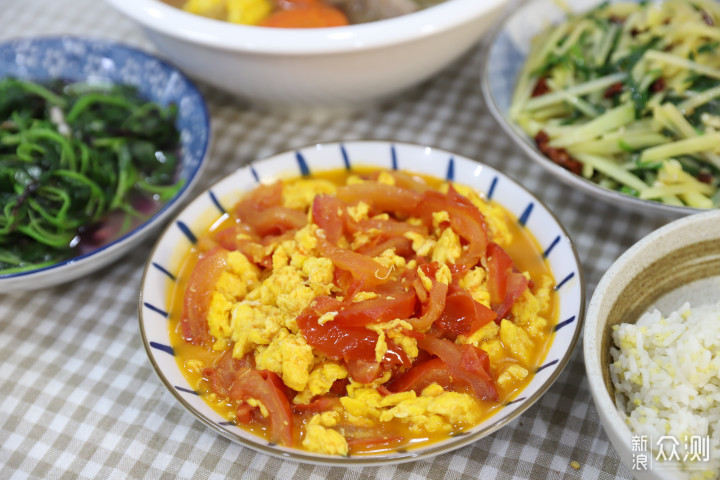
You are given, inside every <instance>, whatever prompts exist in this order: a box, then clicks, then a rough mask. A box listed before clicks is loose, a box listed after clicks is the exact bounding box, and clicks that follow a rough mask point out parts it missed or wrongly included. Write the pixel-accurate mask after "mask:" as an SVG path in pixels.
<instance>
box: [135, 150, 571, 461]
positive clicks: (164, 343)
mask: <svg viewBox="0 0 720 480" xmlns="http://www.w3.org/2000/svg"><path fill="white" fill-rule="evenodd" d="M354 166H358V167H360V166H362V167H368V166H373V167H380V168H387V169H399V170H407V171H411V172H416V173H420V174H426V175H431V176H434V177H437V178H443V179H447V180H453V181H456V182H457V183H459V184H464V185H468V186H470V187H472V188H474V189H475V190H476V191H478V192H481V193H482V194H484V195H486V196H487V197H488V198H490V199H492V200H494V201H496V202H498V203H499V204H500V205H502V206H504V207H505V208H506V209H508V210H509V211H510V212H511V213H512V214H513V215H514V216H516V217H517V219H518V222H519V223H520V224H521V225H522V226H523V227H524V228H526V229H527V230H528V231H529V232H530V233H531V234H532V235H533V236H534V237H535V239H536V240H537V241H538V243H539V245H540V247H541V249H542V251H543V256H544V257H545V258H546V260H547V262H548V263H549V265H550V269H551V271H552V273H553V275H554V277H555V280H556V287H555V290H556V292H557V294H558V298H559V302H558V304H559V308H558V315H559V317H558V323H557V325H556V326H555V328H554V332H553V335H554V338H553V340H552V343H551V346H550V349H549V351H548V354H547V356H546V358H545V361H544V362H543V364H542V366H541V367H539V368H538V369H537V371H535V372H533V373H532V375H533V377H532V380H531V381H530V383H529V385H528V386H527V387H526V388H525V389H524V390H523V391H521V392H520V393H519V394H518V395H517V396H516V397H515V399H514V400H512V401H511V402H509V403H507V404H506V405H504V406H503V408H502V409H501V410H499V411H498V412H497V413H496V414H495V415H493V416H492V417H490V418H489V419H487V420H485V421H483V422H482V423H480V424H479V425H477V426H475V427H474V428H472V429H471V430H468V431H466V432H463V434H462V435H457V436H454V437H452V438H449V439H447V440H444V441H441V442H439V443H435V444H432V445H430V446H428V447H423V448H418V449H412V450H398V451H395V452H393V453H391V454H387V455H382V456H357V457H352V456H351V457H333V456H324V455H318V454H312V453H308V452H303V451H299V450H294V449H289V448H285V447H280V446H278V445H275V444H270V443H268V442H267V441H265V440H264V439H262V438H260V437H257V436H254V435H252V434H250V433H248V432H246V431H245V430H243V429H241V428H239V427H237V426H235V425H234V424H232V423H230V422H228V421H227V420H226V419H224V418H223V417H221V416H220V414H218V413H217V412H215V411H214V410H212V409H211V408H210V407H209V406H208V405H207V404H206V403H205V401H204V400H203V399H202V398H201V397H200V396H199V395H198V393H196V392H195V391H194V390H193V389H192V387H191V386H190V385H189V384H188V382H187V380H186V379H185V377H184V376H183V374H182V372H181V371H180V368H179V366H178V363H177V361H176V359H175V356H174V350H173V347H172V345H171V344H170V335H169V331H168V318H169V316H170V313H169V312H170V311H171V309H170V306H169V292H170V290H171V289H172V288H173V285H174V283H175V282H176V281H178V280H177V278H178V272H179V268H180V265H181V261H182V257H183V252H185V251H187V249H189V248H190V246H191V245H192V244H193V243H194V242H195V241H196V239H197V238H198V237H199V236H200V234H201V233H202V232H203V231H205V230H206V229H207V228H209V227H210V225H211V224H212V223H213V222H214V221H215V220H216V219H217V218H219V217H220V216H221V215H223V213H224V212H226V211H228V209H229V208H231V207H232V205H234V204H235V202H237V201H238V200H239V199H240V197H242V195H243V194H244V193H246V192H248V191H250V190H251V189H253V188H254V187H256V186H258V185H259V184H261V183H270V182H273V181H275V180H278V179H282V178H292V177H297V176H300V175H310V174H312V173H313V172H315V171H323V170H332V169H347V170H352V169H353V168H354ZM584 308H585V282H584V280H583V275H582V270H581V266H580V261H579V259H578V256H577V252H576V251H575V248H574V246H573V244H572V242H571V240H570V238H569V237H568V235H567V233H566V232H565V230H564V229H563V227H562V226H561V225H560V223H559V222H558V220H557V219H556V218H555V217H554V216H553V214H552V213H551V212H550V211H549V210H548V209H547V208H546V207H545V206H544V205H543V204H542V203H541V202H540V201H539V200H538V199H537V198H535V197H534V196H533V195H532V194H530V193H529V192H528V191H527V190H526V189H525V188H523V187H522V186H520V185H519V184H517V183H515V182H514V181H513V180H512V179H510V178H509V177H507V176H506V175H504V174H503V173H501V172H499V171H497V170H494V169H493V168H491V167H489V166H486V165H483V164H481V163H478V162H476V161H474V160H471V159H469V158H465V157H462V156H460V155H456V154H453V153H450V152H446V151H443V150H438V149H434V148H430V147H426V146H421V145H413V144H405V143H388V142H383V141H352V142H345V143H327V144H317V145H313V146H308V147H306V148H301V149H298V150H294V151H289V152H285V153H281V154H278V155H275V156H273V157H270V158H268V159H265V160H262V161H259V162H257V163H254V164H251V165H249V166H246V167H243V168H241V169H239V170H237V171H235V172H234V173H232V174H231V175H230V176H228V177H226V178H225V179H223V180H221V181H220V182H218V183H216V184H215V185H213V186H212V187H210V189H208V190H206V191H205V192H204V193H202V194H201V195H200V196H199V197H197V198H196V199H195V200H193V201H192V202H191V203H190V204H189V205H188V206H187V207H186V208H185V209H184V210H183V211H182V212H181V213H180V214H179V216H178V217H176V218H175V219H174V220H173V221H172V222H171V223H170V224H169V225H168V226H167V227H166V229H165V231H164V232H163V234H162V235H161V237H160V239H159V241H158V243H157V244H156V245H155V248H154V250H153V252H152V254H151V256H150V259H149V260H148V262H147V265H146V267H145V273H144V276H143V280H142V284H141V291H140V298H139V303H138V314H139V319H140V330H141V332H142V336H143V342H144V344H145V349H146V350H147V354H148V357H149V359H150V362H151V363H152V365H153V367H154V368H155V371H156V372H157V374H158V375H159V377H160V379H161V380H162V381H163V383H164V384H165V386H166V387H167V388H168V390H170V392H172V394H173V395H174V396H175V398H176V399H177V400H178V401H179V402H180V403H181V404H182V405H183V406H184V407H185V408H187V409H188V410H189V411H190V412H192V413H193V414H194V415H195V416H196V417H197V418H199V419H200V420H202V421H203V422H204V423H205V424H206V425H208V426H209V427H210V428H211V429H213V430H215V431H216V432H218V433H219V434H221V435H224V436H225V437H227V438H229V439H231V440H233V441H236V442H239V443H240V444H242V445H245V446H247V447H249V448H252V449H255V450H257V451H260V452H264V453H267V454H270V455H275V456H279V457H282V458H287V459H291V460H296V461H302V462H307V463H314V464H329V465H341V466H352V465H356V466H368V465H378V464H388V463H399V462H407V461H413V460H417V459H421V458H426V457H429V456H433V455H438V454H441V453H446V452H449V451H451V450H454V449H456V448H460V447H462V446H464V445H467V444H469V443H471V442H474V441H476V440H478V439H480V438H482V437H484V436H486V435H489V434H491V433H492V432H494V431H496V430H498V429H499V428H501V427H502V426H504V425H506V424H507V423H509V422H510V421H512V420H513V419H515V418H516V417H517V416H518V415H520V414H521V413H522V412H524V411H525V410H527V409H528V408H529V407H530V406H531V405H532V404H533V403H534V402H535V401H537V400H538V398H540V396H541V395H542V394H543V393H544V392H545V391H546V390H547V389H548V388H550V386H551V385H552V383H553V382H554V381H555V380H556V379H557V378H558V376H559V375H560V373H561V372H562V370H563V368H564V367H565V365H566V364H567V362H568V360H569V359H570V355H571V353H572V351H573V348H574V347H575V344H576V343H577V340H578V338H579V336H580V331H581V329H582V321H583V314H584Z"/></svg>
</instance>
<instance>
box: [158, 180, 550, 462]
mask: <svg viewBox="0 0 720 480" xmlns="http://www.w3.org/2000/svg"><path fill="white" fill-rule="evenodd" d="M553 286H554V279H553V277H552V275H551V273H550V270H549V267H548V265H547V264H546V263H545V261H544V260H543V257H542V254H541V251H540V249H539V248H538V246H537V244H536V243H535V240H534V239H533V238H532V237H531V236H530V235H529V234H528V232H527V231H525V230H524V229H523V228H521V227H520V226H519V224H518V222H517V219H516V218H514V217H513V216H512V215H511V214H510V213H509V212H508V211H507V210H505V209H504V208H503V207H502V206H500V205H498V204H496V203H494V202H492V201H490V200H488V199H486V198H484V197H483V196H482V195H480V194H478V193H476V192H474V191H472V190H471V189H469V188H467V187H465V186H462V185H459V184H455V183H449V182H443V181H441V180H438V179H434V178H430V177H426V176H419V175H413V174H410V173H406V172H400V171H385V170H374V169H366V170H356V171H354V172H347V171H331V172H326V173H321V174H318V175H315V176H313V177H302V178H297V179H292V180H282V181H278V182H277V183H274V184H271V185H263V186H260V187H258V188H257V189H255V190H254V191H252V192H249V193H248V194H246V195H245V196H244V197H243V198H242V199H241V200H240V201H239V202H238V203H237V204H236V205H235V207H234V208H233V212H232V214H230V215H228V216H227V218H224V219H221V221H218V222H215V224H214V225H213V227H212V228H211V229H210V230H209V231H208V232H207V233H206V234H205V235H204V236H202V237H201V238H200V239H199V241H198V242H197V244H196V246H194V247H193V248H192V249H191V250H190V251H189V252H188V253H187V255H186V257H185V262H184V267H183V269H182V271H181V275H180V280H179V282H178V286H177V288H176V289H175V291H174V292H173V293H172V295H173V298H172V305H173V309H174V310H173V314H172V315H171V318H172V319H173V320H172V321H171V327H170V328H171V337H172V340H173V348H174V350H175V352H176V356H177V359H178V362H179V364H180V366H181V369H182V370H183V372H184V374H185V375H186V377H187V378H188V380H189V382H190V384H191V385H192V386H193V387H194V388H195V389H196V391H197V392H198V393H199V394H200V395H202V396H203V398H205V399H206V401H207V402H208V403H209V404H210V405H211V406H212V407H213V408H215V409H216V410H217V411H219V412H221V413H222V414H223V415H224V416H225V417H226V418H228V420H230V421H233V422H235V423H236V424H237V425H239V426H241V427H243V428H246V429H248V430H250V431H252V432H254V433H256V434H257V435H260V436H263V437H264V438H266V439H268V440H269V441H272V442H275V443H278V444H281V445H285V446H288V447H294V448H298V449H303V450H306V451H310V452H316V453H321V454H330V455H348V454H353V455H357V454H372V453H377V452H384V451H388V450H392V449H397V448H400V447H403V448H409V447H411V446H413V447H414V446H420V445H423V444H427V443H430V442H436V441H439V440H441V439H443V438H447V437H448V436H449V435H453V434H457V433H458V432H460V431H463V430H466V429H468V428H471V427H473V426H474V425H476V424H478V423H479V422H481V421H482V420H484V419H485V418H487V417H488V416H490V415H492V414H493V413H494V411H495V410H496V409H497V408H498V407H499V406H500V405H501V404H502V403H503V402H507V401H508V400H509V399H511V398H512V397H513V396H514V395H516V394H517V392H519V391H520V390H522V388H523V387H524V386H525V385H526V384H527V383H528V382H529V380H530V377H531V376H532V374H531V372H533V371H534V370H535V369H536V368H537V366H538V365H539V364H540V362H541V361H542V359H543V357H544V355H545V353H546V351H547V348H548V346H549V343H550V341H551V331H552V326H553V325H554V324H555V323H556V321H557V318H556V300H555V296H554V295H555V294H554V290H553Z"/></svg>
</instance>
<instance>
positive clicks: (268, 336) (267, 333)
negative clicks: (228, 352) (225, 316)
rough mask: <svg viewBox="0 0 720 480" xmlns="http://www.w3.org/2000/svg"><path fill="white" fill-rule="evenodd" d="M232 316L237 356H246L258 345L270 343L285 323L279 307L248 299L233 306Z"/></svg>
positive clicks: (234, 355) (233, 337)
mask: <svg viewBox="0 0 720 480" xmlns="http://www.w3.org/2000/svg"><path fill="white" fill-rule="evenodd" d="M231 318H232V320H231V328H232V341H233V342H235V344H234V345H233V354H232V355H233V357H235V358H242V357H244V356H245V355H247V354H248V353H250V352H251V351H252V350H253V349H254V348H255V346H257V345H268V344H269V343H270V342H271V340H272V338H273V337H274V336H275V334H276V333H277V332H278V330H280V329H281V328H283V327H284V323H285V322H284V318H283V316H282V315H281V314H280V312H279V309H278V308H276V307H271V306H266V305H259V304H257V302H254V303H252V302H247V301H243V302H240V303H236V304H235V305H234V306H233V308H232V313H231Z"/></svg>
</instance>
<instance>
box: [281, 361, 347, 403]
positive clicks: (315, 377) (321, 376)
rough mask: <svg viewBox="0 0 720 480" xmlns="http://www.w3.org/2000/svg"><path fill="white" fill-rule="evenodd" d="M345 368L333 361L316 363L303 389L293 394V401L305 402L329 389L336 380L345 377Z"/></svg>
mask: <svg viewBox="0 0 720 480" xmlns="http://www.w3.org/2000/svg"><path fill="white" fill-rule="evenodd" d="M347 376H348V371H347V369H346V368H345V367H344V366H342V365H340V364H339V363H335V362H323V363H320V364H319V365H316V366H315V368H313V369H312V371H311V372H310V375H309V376H308V380H307V383H306V385H305V389H304V390H303V391H302V392H300V393H298V394H297V395H295V398H294V399H293V403H300V404H307V403H310V401H311V400H312V398H313V397H315V396H318V395H324V394H326V393H328V392H329V391H330V389H331V388H332V386H333V383H335V382H336V381H337V380H341V379H343V378H347Z"/></svg>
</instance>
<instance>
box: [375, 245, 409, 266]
mask: <svg viewBox="0 0 720 480" xmlns="http://www.w3.org/2000/svg"><path fill="white" fill-rule="evenodd" d="M374 259H375V261H377V262H378V263H379V264H380V265H383V266H384V267H385V268H387V269H388V270H392V269H401V268H404V267H405V265H406V263H407V262H406V260H405V259H404V258H403V257H401V256H400V255H396V254H395V249H394V248H388V249H387V250H385V251H383V252H382V253H381V254H380V255H378V256H377V257H374Z"/></svg>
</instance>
